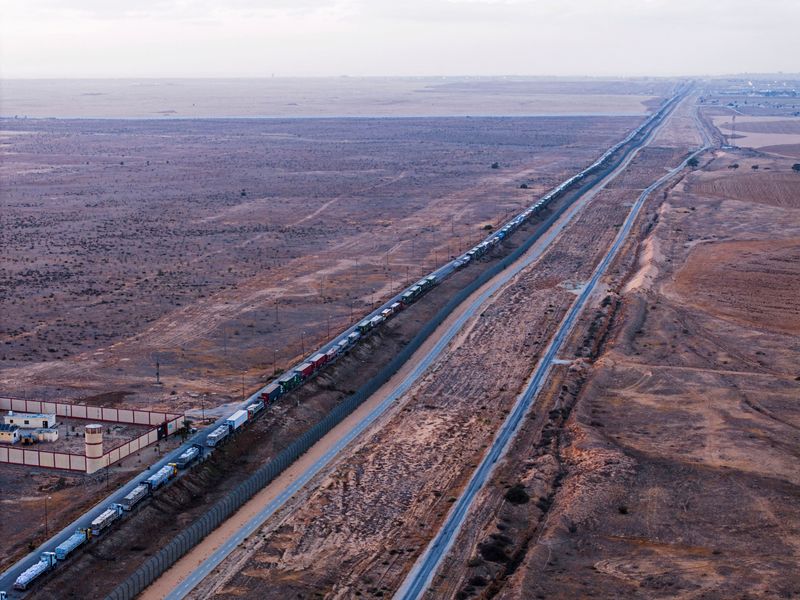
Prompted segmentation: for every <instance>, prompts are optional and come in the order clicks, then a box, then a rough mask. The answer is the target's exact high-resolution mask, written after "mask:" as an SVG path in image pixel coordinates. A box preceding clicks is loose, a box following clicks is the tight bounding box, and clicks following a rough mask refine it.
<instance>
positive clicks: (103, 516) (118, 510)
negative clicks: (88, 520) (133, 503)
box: [90, 504, 123, 535]
mask: <svg viewBox="0 0 800 600" xmlns="http://www.w3.org/2000/svg"><path fill="white" fill-rule="evenodd" d="M122 510H123V509H122V505H121V504H112V505H111V506H109V507H108V508H107V509H106V510H104V511H103V512H102V513H100V515H98V516H97V518H96V519H95V520H94V521H92V524H91V526H90V527H91V530H92V535H100V534H101V533H102V532H103V531H105V530H106V529H108V528H109V527H111V525H112V523H114V521H116V520H117V519H119V518H120V517H121V516H122Z"/></svg>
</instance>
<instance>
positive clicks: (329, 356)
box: [325, 345, 339, 364]
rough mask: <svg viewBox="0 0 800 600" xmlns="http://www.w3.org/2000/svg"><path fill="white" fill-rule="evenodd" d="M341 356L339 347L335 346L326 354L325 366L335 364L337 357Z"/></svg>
mask: <svg viewBox="0 0 800 600" xmlns="http://www.w3.org/2000/svg"><path fill="white" fill-rule="evenodd" d="M338 355H339V346H338V345H337V346H334V347H333V348H331V349H330V350H328V351H327V352H326V353H325V364H327V363H329V362H333V361H334V360H336V357H337V356H338Z"/></svg>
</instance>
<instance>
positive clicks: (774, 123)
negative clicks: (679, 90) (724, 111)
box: [713, 116, 800, 157]
mask: <svg viewBox="0 0 800 600" xmlns="http://www.w3.org/2000/svg"><path fill="white" fill-rule="evenodd" d="M713 120H714V125H716V126H717V127H718V128H719V129H720V131H722V132H723V133H724V134H726V135H728V136H730V135H731V134H732V133H733V132H734V127H735V133H736V137H735V138H734V139H731V143H733V144H735V145H737V146H742V147H745V148H756V149H758V150H762V151H764V152H769V153H770V154H778V155H781V156H788V157H795V156H797V148H798V146H800V119H797V118H795V119H786V118H783V117H737V118H736V122H735V123H734V122H733V121H732V119H731V118H730V117H722V116H719V117H714V119H713Z"/></svg>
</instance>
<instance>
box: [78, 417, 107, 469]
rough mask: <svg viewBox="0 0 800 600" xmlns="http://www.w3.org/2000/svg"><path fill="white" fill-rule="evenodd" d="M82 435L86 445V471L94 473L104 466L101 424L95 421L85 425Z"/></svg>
mask: <svg viewBox="0 0 800 600" xmlns="http://www.w3.org/2000/svg"><path fill="white" fill-rule="evenodd" d="M83 435H84V445H85V447H86V450H85V454H86V472H87V473H94V472H95V471H99V470H100V469H102V468H103V467H105V466H106V465H105V461H104V460H103V426H102V425H98V424H97V423H92V424H91V425H87V426H86V428H85V430H84V434H83Z"/></svg>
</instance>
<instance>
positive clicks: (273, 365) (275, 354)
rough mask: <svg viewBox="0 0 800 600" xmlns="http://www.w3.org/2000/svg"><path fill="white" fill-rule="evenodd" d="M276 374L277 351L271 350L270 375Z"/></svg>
mask: <svg viewBox="0 0 800 600" xmlns="http://www.w3.org/2000/svg"><path fill="white" fill-rule="evenodd" d="M277 372H278V351H277V350H276V349H275V348H273V349H272V374H273V375H275V373H277Z"/></svg>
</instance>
